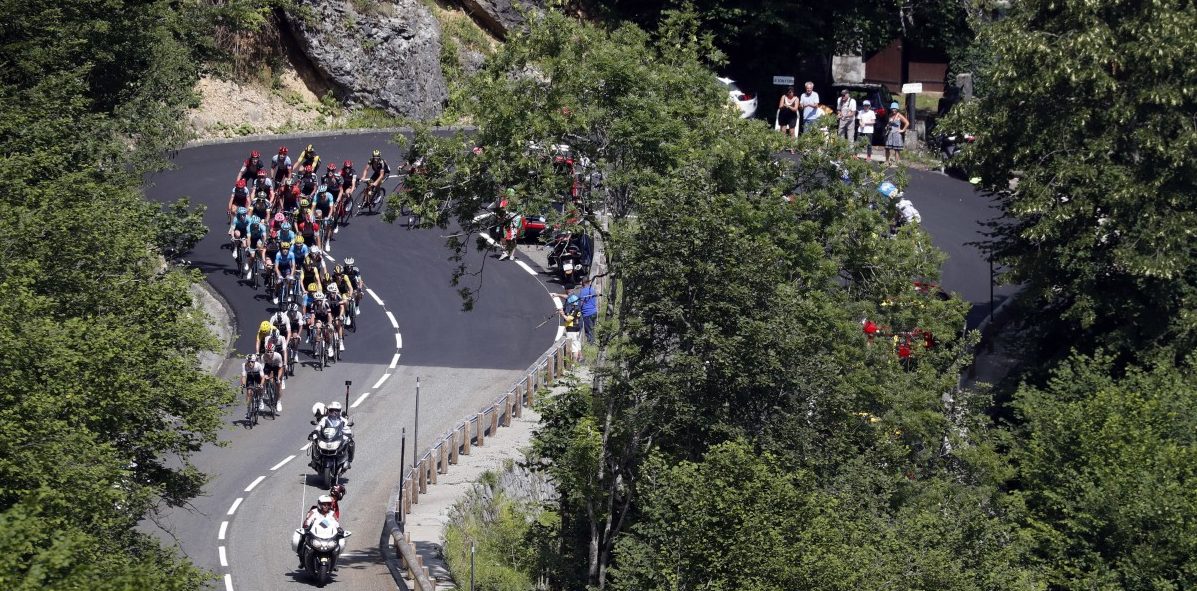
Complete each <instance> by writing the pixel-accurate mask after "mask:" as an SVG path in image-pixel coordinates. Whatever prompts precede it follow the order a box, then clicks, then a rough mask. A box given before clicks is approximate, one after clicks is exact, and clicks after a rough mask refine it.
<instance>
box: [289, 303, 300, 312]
mask: <svg viewBox="0 0 1197 591" xmlns="http://www.w3.org/2000/svg"><path fill="white" fill-rule="evenodd" d="M287 310H289V311H291V312H298V311H299V303H298V302H291V303H290V304H287Z"/></svg>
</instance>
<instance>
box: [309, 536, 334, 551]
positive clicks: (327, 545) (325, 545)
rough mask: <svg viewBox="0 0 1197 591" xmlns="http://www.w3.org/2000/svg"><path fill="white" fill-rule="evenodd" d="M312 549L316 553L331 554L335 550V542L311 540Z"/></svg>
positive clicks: (332, 540) (331, 540)
mask: <svg viewBox="0 0 1197 591" xmlns="http://www.w3.org/2000/svg"><path fill="white" fill-rule="evenodd" d="M311 543H312V549H313V550H316V551H317V552H332V551H333V550H336V549H337V540H336V539H330V540H324V539H320V538H312V542H311Z"/></svg>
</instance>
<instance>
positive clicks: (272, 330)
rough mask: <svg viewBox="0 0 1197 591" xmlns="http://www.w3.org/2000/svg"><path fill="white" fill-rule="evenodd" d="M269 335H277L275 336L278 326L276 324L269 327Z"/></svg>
mask: <svg viewBox="0 0 1197 591" xmlns="http://www.w3.org/2000/svg"><path fill="white" fill-rule="evenodd" d="M270 336H272V337H277V336H278V327H277V326H274V327H271V328H270Z"/></svg>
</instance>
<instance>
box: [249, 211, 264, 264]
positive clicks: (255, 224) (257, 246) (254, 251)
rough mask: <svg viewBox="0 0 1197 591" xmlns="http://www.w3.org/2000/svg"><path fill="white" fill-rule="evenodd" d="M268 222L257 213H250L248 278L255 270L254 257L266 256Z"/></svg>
mask: <svg viewBox="0 0 1197 591" xmlns="http://www.w3.org/2000/svg"><path fill="white" fill-rule="evenodd" d="M266 232H267V230H266V222H265V221H263V220H262V218H260V217H258V216H257V215H255V214H253V213H250V214H249V250H248V251H247V254H248V256H247V258H248V259H249V260H247V261H246V262H245V263H246V264H245V266H246V267H247V269H246V272H245V276H246V277H247V278H248V277H249V274H250V273H253V271H254V258H255V257H257V258H258V259H259V260H261V259H262V257H265V256H266Z"/></svg>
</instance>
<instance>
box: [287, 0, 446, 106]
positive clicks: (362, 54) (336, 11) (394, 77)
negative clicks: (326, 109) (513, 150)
mask: <svg viewBox="0 0 1197 591" xmlns="http://www.w3.org/2000/svg"><path fill="white" fill-rule="evenodd" d="M299 4H300V6H301V7H303V8H304V9H305V10H306V11H309V14H307V15H305V16H299V15H298V14H287V15H286V17H285V21H286V23H287V28H288V31H286V32H288V33H290V34H291V36H292V39H291V40H292V41H293V42H294V45H295V50H296V52H297V53H298V54H299V55H295V56H292V57H293V59H295V61H306V62H308V63H307V64H297V67H298V68H299V69H300V70H301V71H302V70H303V69H304V68H303V67H302V66H307V69H308V70H309V72H307V75H308V76H309V77H310V76H313V75H314V76H316V77H317V78H319V80H316V81H315V82H316V83H317V84H316V86H321V85H323V86H325V87H327V88H329V89H331V90H332V91H333V93H334V94H336V96H337V97H338V98H340V99H341V100H343V101H344V102H345V103H347V104H349V105H351V106H355V105H357V106H366V107H376V108H380V109H385V110H386V111H388V112H390V113H391V114H394V115H399V116H404V117H412V118H415V119H430V118H433V117H436V116H437V115H439V114H440V113H441V112H442V110H443V109H444V104H445V101H446V100H447V98H448V90H447V88H446V86H445V78H444V76H443V75H442V73H441V63H440V53H441V28H440V23H439V22H437V20H436V17H434V16H433V15H432V13H431V12H429V10H428V8H427V7H426V6H424V4H423V3H422V2H420V0H381V1H379V0H365V1H364V2H350V1H346V0H300V2H299ZM355 5H356V6H361V7H362V9H361V10H359V9H358V8H355Z"/></svg>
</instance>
